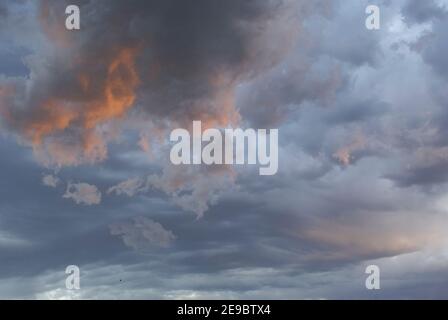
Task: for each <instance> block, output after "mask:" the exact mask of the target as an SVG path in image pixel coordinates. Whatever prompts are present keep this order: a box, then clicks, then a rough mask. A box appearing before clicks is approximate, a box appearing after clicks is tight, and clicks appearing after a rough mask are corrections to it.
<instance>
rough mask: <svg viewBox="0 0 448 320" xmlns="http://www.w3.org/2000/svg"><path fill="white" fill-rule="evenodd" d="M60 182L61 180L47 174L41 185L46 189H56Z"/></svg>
mask: <svg viewBox="0 0 448 320" xmlns="http://www.w3.org/2000/svg"><path fill="white" fill-rule="evenodd" d="M59 182H61V180H60V179H59V178H58V177H56V176H54V175H51V174H48V175H46V176H44V177H43V178H42V184H43V185H44V186H47V187H52V188H56V186H57V185H58V184H59Z"/></svg>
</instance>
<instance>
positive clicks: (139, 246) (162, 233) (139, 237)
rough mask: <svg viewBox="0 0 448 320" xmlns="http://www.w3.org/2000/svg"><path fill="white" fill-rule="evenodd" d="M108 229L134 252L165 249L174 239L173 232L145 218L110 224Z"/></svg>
mask: <svg viewBox="0 0 448 320" xmlns="http://www.w3.org/2000/svg"><path fill="white" fill-rule="evenodd" d="M109 229H110V233H111V234H112V235H114V236H120V237H121V238H122V239H123V242H124V244H125V245H126V246H128V247H130V248H133V249H134V250H145V249H148V248H152V247H162V248H166V247H168V246H170V244H171V243H172V242H173V241H174V240H175V239H176V236H175V235H174V234H173V232H171V231H170V230H166V229H165V228H164V227H163V226H162V225H161V224H160V223H157V222H155V221H153V220H151V219H148V218H145V217H137V218H134V219H133V222H132V223H116V224H112V225H110V226H109Z"/></svg>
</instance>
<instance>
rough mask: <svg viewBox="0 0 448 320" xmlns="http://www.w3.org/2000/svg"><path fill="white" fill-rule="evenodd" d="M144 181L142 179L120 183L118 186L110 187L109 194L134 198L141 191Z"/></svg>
mask: <svg viewBox="0 0 448 320" xmlns="http://www.w3.org/2000/svg"><path fill="white" fill-rule="evenodd" d="M143 184H144V181H143V180H142V179H140V178H133V179H128V180H125V181H122V182H120V183H119V184H117V185H116V186H113V187H110V188H109V189H108V190H107V193H115V194H116V195H118V196H119V195H122V194H125V195H127V196H128V197H132V196H134V195H135V194H137V193H138V192H139V191H141V187H142V186H143Z"/></svg>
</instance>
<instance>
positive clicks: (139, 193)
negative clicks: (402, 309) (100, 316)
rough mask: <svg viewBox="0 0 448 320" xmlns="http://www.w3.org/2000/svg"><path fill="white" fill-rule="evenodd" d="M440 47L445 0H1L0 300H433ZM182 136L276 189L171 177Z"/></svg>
mask: <svg viewBox="0 0 448 320" xmlns="http://www.w3.org/2000/svg"><path fill="white" fill-rule="evenodd" d="M70 4H76V5H78V6H79V8H80V17H81V28H80V30H67V29H66V28H65V19H66V17H67V15H66V14H65V8H66V7H67V6H68V5H70ZM368 5H377V6H378V7H379V8H380V17H381V20H380V21H381V24H380V29H379V30H368V29H367V28H366V27H365V20H366V18H367V14H366V12H365V10H366V7H367V6H368ZM447 50H448V1H445V0H427V1H421V0H394V1H391V0H331V1H330V0H313V1H305V0H266V1H255V0H247V1H242V0H226V1H221V0H194V1H193V0H183V1H180V0H163V1H162V0H149V1H142V0H129V1H118V0H117V1H115V0H107V1H105V0H71V1H68V0H58V1H56V0H39V1H30V0H20V1H7V0H0V172H1V174H0V298H3V299H447V298H448V280H447V279H448V236H447V235H446V234H447V233H446V232H445V230H446V228H447V227H448V141H447V140H446V136H447V134H448V109H447V108H446V107H447V106H446V103H447V102H446V101H448V93H447V90H446V88H447V86H448V58H447V54H446V52H447ZM196 120H197V121H202V124H203V126H204V127H205V128H219V129H223V128H230V127H232V128H236V127H239V128H259V129H278V133H279V139H278V144H279V152H278V160H279V167H278V172H277V174H275V175H271V176H261V175H259V172H258V167H257V166H253V165H214V166H207V165H180V166H175V165H173V164H172V163H171V162H170V158H169V154H170V148H171V147H172V142H170V141H169V135H170V132H171V131H172V130H173V129H175V128H187V129H191V125H192V122H193V121H196ZM69 265H76V266H78V267H79V269H80V286H81V289H79V290H69V289H67V288H66V286H65V281H66V278H67V274H66V273H65V270H66V267H67V266H69ZM369 265H377V266H378V267H379V268H380V270H381V289H379V290H367V289H366V287H365V280H366V278H367V276H368V275H367V274H366V273H365V270H366V267H367V266H369Z"/></svg>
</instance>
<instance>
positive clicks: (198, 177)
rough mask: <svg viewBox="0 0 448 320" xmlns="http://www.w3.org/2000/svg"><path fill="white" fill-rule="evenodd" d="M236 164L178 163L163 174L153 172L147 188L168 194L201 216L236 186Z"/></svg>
mask: <svg viewBox="0 0 448 320" xmlns="http://www.w3.org/2000/svg"><path fill="white" fill-rule="evenodd" d="M235 179H236V172H235V171H234V170H233V168H232V167H223V166H216V167H209V168H208V167H205V166H174V165H171V164H168V165H166V166H165V167H164V168H163V172H162V174H161V175H150V176H148V178H147V181H146V186H147V188H153V189H156V190H160V191H163V192H165V193H166V194H168V195H169V196H170V197H171V199H172V201H173V203H175V204H176V205H177V206H179V207H181V208H182V209H184V210H186V211H190V212H194V213H196V215H197V217H198V218H201V217H202V216H203V215H204V213H205V212H206V211H207V210H208V209H209V205H211V204H215V203H216V202H217V201H218V199H219V197H220V196H221V195H222V194H223V193H225V192H226V191H229V190H232V189H234V188H236V185H235Z"/></svg>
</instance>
